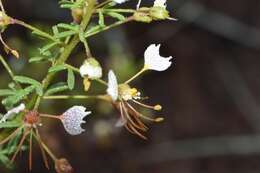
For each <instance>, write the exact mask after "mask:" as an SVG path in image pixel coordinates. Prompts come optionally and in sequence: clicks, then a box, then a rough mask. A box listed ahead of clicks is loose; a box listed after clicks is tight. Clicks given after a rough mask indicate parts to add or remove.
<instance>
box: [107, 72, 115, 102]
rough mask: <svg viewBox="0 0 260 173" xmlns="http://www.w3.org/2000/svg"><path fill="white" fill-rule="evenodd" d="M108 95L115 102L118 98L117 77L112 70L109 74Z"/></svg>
mask: <svg viewBox="0 0 260 173" xmlns="http://www.w3.org/2000/svg"><path fill="white" fill-rule="evenodd" d="M107 94H108V95H110V96H111V98H112V100H113V101H116V100H117V98H118V83H117V79H116V75H115V73H114V72H113V71H112V70H110V71H109V73H108V88H107Z"/></svg>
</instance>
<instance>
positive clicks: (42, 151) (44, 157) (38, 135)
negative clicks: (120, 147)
mask: <svg viewBox="0 0 260 173" xmlns="http://www.w3.org/2000/svg"><path fill="white" fill-rule="evenodd" d="M36 140H37V142H38V144H39V147H40V150H41V153H42V158H43V161H44V164H45V167H46V168H47V169H50V167H49V163H48V159H47V156H46V153H45V151H44V149H43V146H42V143H41V142H40V141H41V136H40V133H39V131H38V129H36Z"/></svg>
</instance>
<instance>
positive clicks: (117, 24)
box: [85, 16, 134, 38]
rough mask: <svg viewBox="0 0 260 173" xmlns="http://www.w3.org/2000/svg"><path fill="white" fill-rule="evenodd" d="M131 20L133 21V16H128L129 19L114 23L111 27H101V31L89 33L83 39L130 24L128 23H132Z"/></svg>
mask: <svg viewBox="0 0 260 173" xmlns="http://www.w3.org/2000/svg"><path fill="white" fill-rule="evenodd" d="M133 20H134V18H133V16H130V17H128V18H126V20H122V21H118V22H115V23H113V24H112V25H108V26H105V27H103V28H102V29H101V30H98V31H95V32H91V33H87V34H85V38H88V37H91V36H93V35H96V34H98V33H100V32H103V31H106V30H109V29H111V28H114V27H116V26H119V25H122V24H124V23H127V22H130V21H133Z"/></svg>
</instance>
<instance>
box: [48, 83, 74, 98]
mask: <svg viewBox="0 0 260 173" xmlns="http://www.w3.org/2000/svg"><path fill="white" fill-rule="evenodd" d="M66 90H69V87H68V85H67V83H64V82H60V83H57V84H54V85H52V86H51V87H50V88H49V89H48V90H47V91H46V92H45V96H48V95H53V94H56V93H59V92H63V91H66Z"/></svg>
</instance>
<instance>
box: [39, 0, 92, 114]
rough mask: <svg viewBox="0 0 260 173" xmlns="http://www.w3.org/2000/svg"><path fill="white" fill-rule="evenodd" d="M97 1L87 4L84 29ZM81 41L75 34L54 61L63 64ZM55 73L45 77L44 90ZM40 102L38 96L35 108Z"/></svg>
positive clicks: (56, 63) (82, 23) (83, 21)
mask: <svg viewBox="0 0 260 173" xmlns="http://www.w3.org/2000/svg"><path fill="white" fill-rule="evenodd" d="M95 3H96V0H88V6H87V9H86V12H87V13H86V15H85V16H84V17H83V20H82V22H81V24H80V25H81V27H82V28H83V29H86V27H87V25H88V23H89V21H90V19H91V16H92V13H93V11H94V6H95ZM79 42H80V39H79V36H78V35H75V36H74V37H73V38H72V40H71V42H70V43H69V44H68V45H66V46H65V47H64V51H63V52H62V54H61V55H60V57H59V58H58V59H57V61H56V62H55V63H54V65H55V66H56V65H61V64H63V63H64V62H65V61H66V60H67V59H68V58H69V56H70V54H71V52H72V51H73V50H74V48H75V47H76V46H77V44H78V43H79ZM55 74H56V73H49V74H48V75H47V76H46V77H45V78H44V80H43V81H42V86H43V89H44V90H46V89H47V88H48V86H49V85H50V83H51V81H52V80H53V78H54V76H55ZM40 102H41V97H40V96H38V97H37V99H36V102H35V106H34V109H36V110H37V109H38V107H39V105H40Z"/></svg>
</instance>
